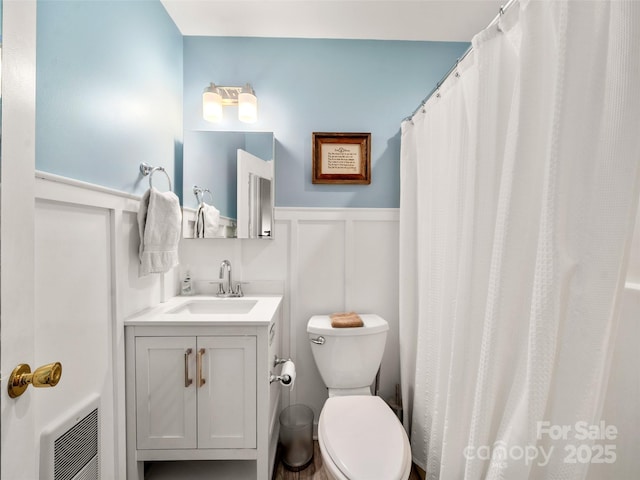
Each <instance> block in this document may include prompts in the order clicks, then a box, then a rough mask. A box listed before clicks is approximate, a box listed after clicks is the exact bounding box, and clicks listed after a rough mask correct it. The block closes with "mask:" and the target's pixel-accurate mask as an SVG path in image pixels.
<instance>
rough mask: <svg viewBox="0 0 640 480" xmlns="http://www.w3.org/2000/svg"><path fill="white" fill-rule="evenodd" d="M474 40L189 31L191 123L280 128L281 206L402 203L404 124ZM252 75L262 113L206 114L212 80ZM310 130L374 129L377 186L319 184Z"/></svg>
mask: <svg viewBox="0 0 640 480" xmlns="http://www.w3.org/2000/svg"><path fill="white" fill-rule="evenodd" d="M467 47H468V44H467V43H440V42H403V41H366V40H316V39H313V40H312V39H270V38H230V37H184V128H185V130H255V131H273V132H274V134H275V138H276V153H275V159H276V160H275V161H276V205H278V206H290V207H398V206H399V198H400V173H399V172H400V170H399V163H400V123H401V121H402V119H403V118H404V117H406V116H407V115H409V114H410V113H411V112H412V111H413V110H414V109H415V108H416V107H417V106H418V104H419V103H420V101H421V100H422V99H423V98H424V96H425V95H426V94H427V93H428V92H429V91H431V89H432V88H433V87H434V86H435V85H436V83H437V82H438V81H439V80H440V79H441V78H442V76H443V75H444V74H445V73H446V72H447V71H448V70H449V68H450V67H451V66H452V65H453V64H454V63H455V61H456V59H457V58H458V57H459V56H461V55H462V53H463V52H464V51H465V50H466V48H467ZM210 82H215V83H217V84H219V85H242V84H244V83H246V82H250V83H251V84H252V86H253V87H254V89H255V91H256V95H257V97H258V122H257V123H255V124H252V125H247V124H243V123H241V122H239V121H238V120H237V109H236V108H234V107H225V112H224V114H225V119H224V120H223V122H222V123H220V124H211V123H208V122H206V121H204V120H203V119H202V109H201V95H202V91H203V89H204V88H205V87H206V86H207V85H208V84H209V83H210ZM312 132H371V136H372V146H371V156H372V159H371V161H372V165H371V167H372V181H371V185H351V186H350V185H313V184H312V183H311V134H312Z"/></svg>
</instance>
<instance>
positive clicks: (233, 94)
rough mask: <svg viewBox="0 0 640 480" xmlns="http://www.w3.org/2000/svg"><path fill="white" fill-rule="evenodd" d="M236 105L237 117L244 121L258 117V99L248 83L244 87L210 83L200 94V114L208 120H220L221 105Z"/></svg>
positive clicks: (253, 120) (252, 120)
mask: <svg viewBox="0 0 640 480" xmlns="http://www.w3.org/2000/svg"><path fill="white" fill-rule="evenodd" d="M234 105H235V106H238V118H239V119H240V121H242V122H245V123H253V122H255V121H256V120H257V119H258V99H257V98H256V94H255V92H254V91H253V88H252V87H251V85H250V84H248V83H247V84H246V85H245V86H244V87H235V86H233V87H232V86H220V85H216V84H215V83H213V82H212V83H211V84H210V85H209V86H208V87H207V88H205V90H204V93H203V96H202V116H203V117H204V119H205V120H207V121H209V122H219V121H221V120H222V107H228V106H234Z"/></svg>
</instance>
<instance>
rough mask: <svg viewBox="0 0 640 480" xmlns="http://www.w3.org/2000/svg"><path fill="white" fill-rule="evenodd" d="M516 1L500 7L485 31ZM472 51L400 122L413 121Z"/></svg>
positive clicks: (465, 53)
mask: <svg viewBox="0 0 640 480" xmlns="http://www.w3.org/2000/svg"><path fill="white" fill-rule="evenodd" d="M516 1H517V0H509V1H508V2H507V3H506V4H504V5H502V6H501V7H500V10H498V14H497V15H496V16H495V17H493V20H491V22H489V25H487V26H486V27H485V30H486V29H487V28H489V27H491V26H492V25H493V24H495V23H496V22H497V21H498V20H500V17H501V16H502V15H504V13H505V12H506V11H507V10H508V9H509V7H511V5H513V4H514V3H515V2H516ZM472 50H473V45H469V48H467V49H466V50H465V52H464V53H463V54H462V56H461V57H460V58H458V59H457V60H456V63H454V64H453V66H452V67H451V68H450V69H449V70H448V71H447V73H445V74H444V76H443V77H442V79H440V81H439V82H438V83H437V84H436V86H435V87H434V88H433V90H431V91H430V92H429V94H428V95H427V96H426V97H425V98H424V99H423V100H422V101H421V102H420V105H418V108H416V109H415V110H414V111H413V113H412V114H411V115H409V116H408V117H405V118H404V119H403V120H402V121H403V122H406V121H407V120H412V119H413V117H414V115H415V114H416V113H418V111H419V110H420V109H421V108H422V107H424V106H425V104H426V103H427V102H428V101H429V99H430V98H431V97H432V96H433V94H434V93H436V92H437V91H438V90H439V89H440V87H441V86H442V84H443V83H444V82H446V81H447V79H448V78H449V75H451V74H452V73H453V72H455V71H456V69H457V68H458V65H459V64H460V62H462V60H464V59H465V57H466V56H467V55H469V54H470V53H471V51H472ZM456 75H457V74H456Z"/></svg>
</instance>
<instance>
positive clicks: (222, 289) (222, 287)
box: [209, 281, 225, 295]
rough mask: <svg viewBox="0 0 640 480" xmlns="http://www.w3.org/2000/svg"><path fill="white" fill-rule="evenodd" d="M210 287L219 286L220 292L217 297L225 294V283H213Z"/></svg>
mask: <svg viewBox="0 0 640 480" xmlns="http://www.w3.org/2000/svg"><path fill="white" fill-rule="evenodd" d="M209 285H218V291H217V292H216V295H224V294H225V291H224V285H223V282H216V281H212V282H209Z"/></svg>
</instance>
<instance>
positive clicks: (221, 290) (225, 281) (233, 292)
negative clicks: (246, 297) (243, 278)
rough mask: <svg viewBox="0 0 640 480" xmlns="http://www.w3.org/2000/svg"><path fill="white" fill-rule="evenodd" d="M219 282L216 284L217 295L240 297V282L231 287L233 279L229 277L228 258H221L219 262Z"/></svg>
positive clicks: (229, 263)
mask: <svg viewBox="0 0 640 480" xmlns="http://www.w3.org/2000/svg"><path fill="white" fill-rule="evenodd" d="M220 280H222V282H220V283H219V284H218V285H219V286H218V293H217V294H216V295H217V296H219V297H242V296H243V293H242V288H241V287H240V283H238V284H237V285H236V287H235V288H233V280H232V279H231V262H230V261H229V260H223V261H222V262H221V263H220Z"/></svg>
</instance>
